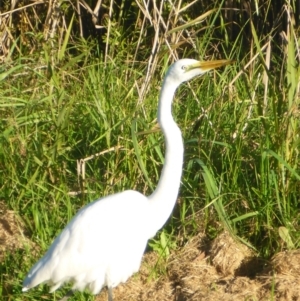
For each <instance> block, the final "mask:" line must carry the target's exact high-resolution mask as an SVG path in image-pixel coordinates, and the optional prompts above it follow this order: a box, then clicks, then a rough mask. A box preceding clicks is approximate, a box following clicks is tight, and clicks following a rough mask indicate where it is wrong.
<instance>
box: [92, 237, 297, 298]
mask: <svg viewBox="0 0 300 301" xmlns="http://www.w3.org/2000/svg"><path fill="white" fill-rule="evenodd" d="M157 261H158V257H157V256H156V255H155V254H154V253H148V254H146V255H145V256H144V260H143V264H142V267H141V271H140V273H138V274H137V275H135V276H133V277H131V278H130V279H129V281H128V282H127V283H125V284H122V285H120V286H118V287H117V288H116V289H115V290H114V296H115V299H114V300H116V301H118V300H123V301H129V300H136V301H146V300H155V301H156V300H157V301H158V300H160V301H164V300H165V301H167V300H168V301H170V300H174V301H187V300H189V301H196V300H197V301H199V300H203V301H215V300H222V301H232V300H233V301H241V300H247V301H257V300H261V301H269V300H279V301H283V300H293V301H294V300H295V301H299V300H300V289H299V287H300V281H299V279H298V278H299V277H297V276H298V275H299V274H300V251H299V250H296V251H286V252H281V253H278V254H277V255H275V256H274V257H273V259H272V260H271V261H270V262H269V263H267V264H266V265H265V266H264V262H263V261H262V260H261V259H259V258H257V256H256V254H254V252H253V251H251V250H250V249H248V248H247V247H246V246H244V245H242V244H241V243H240V242H238V241H236V240H235V239H234V238H232V237H231V236H230V234H229V233H227V232H223V233H222V234H221V235H220V236H219V237H217V238H216V239H215V240H214V241H213V242H212V243H208V242H207V238H206V237H205V235H204V234H199V235H198V236H197V237H194V238H193V239H192V240H191V241H190V242H189V243H188V244H187V245H186V246H185V247H184V248H182V249H181V250H179V251H177V252H174V253H173V254H172V255H171V256H170V258H169V260H168V262H167V263H166V269H167V273H166V275H163V276H161V277H159V278H158V279H156V280H149V279H151V277H150V275H151V266H152V267H154V266H155V264H156V262H157ZM254 276H255V277H254ZM96 300H97V301H104V300H105V301H106V300H107V295H106V293H104V292H103V293H101V294H100V295H99V296H97V297H96Z"/></svg>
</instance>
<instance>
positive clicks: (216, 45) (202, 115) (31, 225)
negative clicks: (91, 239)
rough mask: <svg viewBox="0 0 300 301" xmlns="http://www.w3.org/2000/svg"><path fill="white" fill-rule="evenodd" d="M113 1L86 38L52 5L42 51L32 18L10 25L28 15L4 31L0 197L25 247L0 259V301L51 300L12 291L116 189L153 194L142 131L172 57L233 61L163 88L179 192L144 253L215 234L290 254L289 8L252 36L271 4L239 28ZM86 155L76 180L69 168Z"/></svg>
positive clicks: (221, 19) (235, 22)
mask: <svg viewBox="0 0 300 301" xmlns="http://www.w3.org/2000/svg"><path fill="white" fill-rule="evenodd" d="M7 2H8V1H6V2H4V3H7ZM107 2H108V1H107ZM120 2H121V3H123V4H124V6H122V5H121V4H120V6H118V9H119V10H116V9H115V10H114V11H113V13H114V14H113V15H112V18H111V19H109V18H105V16H106V15H105V14H103V16H102V17H103V18H102V19H101V20H102V21H101V22H103V23H101V24H100V25H101V26H104V27H105V28H106V30H103V29H99V30H100V34H99V33H98V34H97V35H96V34H91V36H90V37H88V38H87V39H83V38H80V37H79V36H80V34H79V33H78V31H79V30H78V28H80V26H79V25H80V24H81V22H82V20H79V19H78V16H77V15H76V14H73V13H72V7H71V6H68V5H69V4H66V3H64V4H63V5H62V6H61V10H62V12H63V13H64V14H63V15H62V16H60V21H61V22H62V21H65V23H64V25H59V26H61V28H59V30H58V29H57V31H56V32H55V34H54V36H53V37H52V38H50V37H47V41H45V40H44V39H45V35H44V36H43V34H42V33H41V32H39V30H38V28H39V25H40V24H38V21H39V22H41V20H36V22H37V23H31V24H30V26H29V25H28V26H29V27H28V28H27V29H24V28H23V27H24V26H25V25H24V24H25V23H26V22H25V21H24V22H25V23H24V24H23V23H22V20H24V19H22V18H28V19H30V18H33V17H32V16H33V15H34V12H38V11H35V10H38V8H37V7H34V6H32V7H30V8H27V9H26V10H21V12H22V13H20V12H19V13H18V15H17V16H14V18H19V22H20V23H19V25H20V28H19V31H17V30H16V31H10V33H14V34H15V36H14V37H15V39H13V40H11V41H10V43H8V44H6V46H9V47H6V48H4V47H2V55H3V64H2V65H1V66H0V116H1V118H0V119H1V120H0V196H1V200H3V201H4V202H5V203H6V204H7V206H8V207H9V208H11V209H13V210H14V211H15V212H17V214H18V215H19V216H20V217H21V219H22V220H23V221H24V223H25V225H26V228H27V229H28V233H29V237H31V239H32V241H33V242H34V243H35V244H36V245H37V246H38V248H36V249H37V250H36V251H35V252H34V253H33V251H32V248H33V247H28V246H27V247H26V248H25V250H20V251H17V252H7V254H5V258H4V260H3V262H2V263H1V265H0V274H1V278H0V282H1V286H0V299H1V300H15V301H18V300H34V299H41V298H42V299H43V300H44V299H45V300H54V299H53V298H55V297H53V296H52V295H48V294H46V292H47V291H48V288H47V287H43V286H41V287H40V288H38V289H35V290H33V291H32V292H30V293H29V294H26V295H22V293H21V282H22V279H23V277H24V276H25V273H26V272H28V270H29V268H30V267H31V266H32V264H33V263H34V262H35V261H36V259H37V258H39V257H40V256H41V255H42V254H43V253H44V252H45V250H46V249H47V248H48V246H49V244H50V243H51V241H52V240H53V238H54V237H55V236H56V235H57V234H59V232H60V231H61V229H62V228H63V227H64V226H65V225H66V223H67V222H68V221H69V220H70V219H71V217H72V216H73V215H74V214H75V212H77V210H78V209H79V208H81V207H82V206H84V205H85V204H87V203H89V202H91V201H93V200H95V199H97V198H99V197H100V196H105V195H108V194H111V193H115V192H118V191H122V190H125V189H136V190H139V191H141V192H143V193H145V194H150V193H151V192H152V191H153V189H154V188H155V186H156V184H157V182H158V179H159V176H160V170H161V168H162V165H163V154H164V144H163V137H162V135H161V133H160V132H159V131H158V130H157V129H155V124H156V120H155V119H156V111H157V99H158V94H159V87H160V85H161V82H162V78H163V75H164V73H165V71H166V69H167V67H168V66H169V65H170V64H171V62H172V61H173V59H174V58H178V57H180V58H181V57H192V58H196V59H207V60H209V59H214V58H218V59H221V58H224V59H225V58H231V59H234V60H236V63H235V64H234V65H231V66H228V67H226V68H224V69H222V70H217V71H216V72H215V73H210V74H209V75H205V76H204V77H203V78H200V79H199V78H198V79H195V80H194V81H192V82H191V83H190V84H188V85H183V86H182V87H180V89H179V90H178V91H177V94H176V100H175V102H174V106H173V113H174V116H175V119H176V120H177V122H178V124H179V126H180V128H181V129H182V132H183V137H184V141H185V150H186V151H185V164H184V173H183V178H182V188H181V192H180V197H179V202H178V206H177V208H176V209H175V212H174V216H173V217H172V218H171V219H170V221H169V222H168V224H167V226H166V227H165V229H164V230H162V232H161V234H158V236H157V237H156V238H154V240H153V241H152V242H151V247H152V248H153V249H154V250H156V251H158V252H160V253H161V254H162V256H167V255H168V253H169V251H170V249H171V248H176V247H179V245H180V244H182V243H184V242H185V241H186V240H187V239H189V237H191V236H192V235H194V234H195V233H196V232H198V231H206V232H207V233H208V235H209V237H211V238H214V237H215V236H216V235H217V234H218V233H219V232H220V231H222V229H224V228H226V229H228V230H229V231H231V232H232V233H233V234H235V235H236V236H237V237H238V238H239V239H241V240H242V241H243V242H245V243H246V244H248V245H250V246H251V247H252V248H253V249H254V250H256V251H257V252H258V253H259V255H260V256H262V257H263V258H269V257H270V256H271V255H273V254H274V253H276V252H277V251H279V250H282V249H285V248H287V249H289V248H299V245H300V235H299V233H300V216H299V206H300V166H299V159H300V158H299V157H300V154H299V149H300V131H299V129H300V124H299V123H300V121H299V117H300V97H299V89H300V84H299V82H300V81H299V80H300V67H299V56H300V47H299V43H300V39H299V30H300V28H299V27H297V25H298V21H299V20H294V19H293V14H292V12H293V11H295V8H294V6H293V4H289V3H286V6H285V7H283V8H282V14H280V15H278V16H276V17H277V19H276V22H281V23H280V24H281V25H280V28H277V27H276V24H277V23H276V22H275V21H274V24H273V27H272V26H269V27H268V26H267V25H264V26H263V27H260V26H262V24H263V22H266V23H267V22H268V20H269V19H268V17H267V16H269V14H270V13H271V12H272V13H274V10H272V5H270V3H271V1H269V2H268V1H267V3H266V4H264V6H263V7H259V8H257V10H255V9H254V10H253V11H251V10H249V11H248V12H247V13H248V14H249V15H248V17H247V18H246V19H245V15H244V14H243V13H241V12H238V11H236V12H234V11H233V10H232V11H230V10H229V11H222V10H221V9H220V8H222V7H223V8H224V6H223V2H221V1H220V3H219V4H218V6H216V7H209V6H206V7H207V8H206V9H204V7H205V6H201V10H199V11H198V12H197V13H196V10H195V9H193V7H191V8H187V9H183V8H184V7H185V5H186V4H182V7H181V8H182V12H181V13H178V11H179V10H176V12H174V10H173V9H172V7H171V6H170V4H168V3H165V4H164V5H165V6H162V8H160V6H159V5H160V4H158V3H160V1H157V2H158V3H157V7H156V8H155V7H152V8H151V9H150V7H147V8H145V10H142V9H141V7H140V6H138V5H137V4H136V2H132V3H131V2H130V1H129V2H130V3H131V5H129V6H128V3H129V2H128V1H127V2H126V1H124V2H122V1H120ZM186 2H188V1H186ZM138 3H139V4H140V5H142V4H141V3H140V2H138ZM3 5H4V4H3ZM43 5H45V4H43ZM274 5H275V4H274ZM195 7H196V8H198V7H199V6H198V4H197V5H195ZM4 8H5V7H4ZM81 9H82V11H84V9H83V8H81ZM103 9H104V10H105V11H106V10H107V11H108V13H109V12H110V9H109V6H107V7H106V6H105V7H104V8H103ZM156 9H157V10H156ZM160 9H161V10H160ZM210 9H215V10H210ZM205 12H208V14H207V15H206V16H205V17H206V18H199V16H200V15H201V13H202V14H204V13H205ZM232 13H235V14H236V15H235V16H232V15H231V14H232ZM15 14H17V13H15ZM147 14H149V16H151V18H152V20H156V21H155V22H154V21H153V23H152V24H151V23H150V21H149V19H148V17H147ZM13 15H14V14H13V13H11V14H9V15H8V16H9V17H10V18H13ZM296 15H297V14H296ZM24 16H25V17H24ZM160 16H161V17H162V19H160ZM201 16H203V15H201ZM43 17H46V16H41V18H43ZM3 18H4V17H3ZM86 18H87V19H89V18H91V17H90V15H87V16H86ZM180 18H183V20H185V21H186V23H184V25H182V23H181V22H179V21H178V20H179V19H180ZM196 18H199V19H198V21H201V23H200V22H195V19H196ZM264 18H265V19H264ZM200 19H201V20H200ZM3 20H4V19H3ZM13 20H15V19H13ZM31 20H32V19H31ZM168 20H169V21H168ZM5 21H6V19H5ZM167 21H168V22H169V23H168V22H167ZM87 22H88V21H87ZM295 22H296V24H295ZM26 24H28V22H27V23H26ZM52 24H53V23H52ZM61 24H62V23H61ZM164 24H166V26H169V27H167V30H165V27H164ZM170 24H173V25H172V26H171V25H170ZM21 25H22V26H23V27H22V26H21ZM81 25H82V24H81ZM100 25H99V26H100ZM178 26H181V27H180V28H178ZM163 28H164V29H163ZM84 29H85V30H87V29H86V27H84ZM170 29H172V33H168V30H170ZM260 29H261V30H260ZM7 30H8V29H7ZM280 30H281V31H280ZM94 31H95V29H94ZM3 32H4V29H3ZM18 34H19V35H18ZM279 34H281V36H280V35H279ZM282 34H284V35H282ZM86 35H87V34H86ZM86 35H85V34H83V36H85V37H86ZM8 36H9V35H8ZM151 53H152V54H151ZM153 129H155V130H153ZM96 154H97V155H96ZM93 155H95V156H94V157H93V158H92V159H91V160H87V161H86V162H85V173H84V174H82V173H81V175H80V176H79V177H78V176H77V161H78V160H80V159H84V158H86V157H89V156H93ZM80 191H81V192H84V193H79V192H80ZM137 226H138V225H137ZM179 242H180V243H179ZM162 250H166V251H167V252H166V253H165V254H163V252H161V251H162ZM63 292H65V290H62V292H58V293H56V296H60V295H63ZM76 298H77V297H76ZM76 300H83V297H82V295H80V294H78V298H77V299H76Z"/></svg>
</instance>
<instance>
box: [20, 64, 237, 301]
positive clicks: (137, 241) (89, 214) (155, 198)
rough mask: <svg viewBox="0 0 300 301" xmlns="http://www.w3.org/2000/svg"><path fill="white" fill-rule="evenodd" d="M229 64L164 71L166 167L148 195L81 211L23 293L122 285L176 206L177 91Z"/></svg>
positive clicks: (109, 199)
mask: <svg viewBox="0 0 300 301" xmlns="http://www.w3.org/2000/svg"><path fill="white" fill-rule="evenodd" d="M229 63H231V61H230V60H217V61H210V62H200V61H196V60H193V59H181V60H179V61H177V62H176V63H174V64H173V65H172V66H171V67H170V68H169V70H168V72H167V74H166V76H165V79H164V82H163V85H162V88H161V92H160V98H159V105H158V122H159V124H160V128H161V129H162V131H163V134H164V137H165V141H166V152H165V164H164V167H163V169H162V173H161V177H160V180H159V183H158V185H157V188H156V189H155V191H154V192H153V193H152V194H151V195H150V196H148V197H147V196H144V195H142V194H141V193H139V192H137V191H133V190H128V191H123V192H120V193H117V194H114V195H110V196H106V197H104V198H100V199H98V200H96V201H95V202H93V203H90V204H88V205H87V206H85V207H84V208H82V209H81V210H80V211H79V212H78V213H77V214H76V216H75V217H74V218H73V219H72V220H71V221H70V222H69V224H68V225H67V226H66V227H65V229H64V230H63V231H62V232H61V234H60V235H59V236H58V237H57V238H56V239H55V240H54V242H53V243H52V245H51V247H50V249H49V250H48V251H47V253H46V254H45V255H44V257H42V258H41V259H40V260H39V261H38V262H37V263H36V264H35V265H34V266H33V267H32V269H31V270H30V272H29V273H28V275H27V277H26V278H25V280H24V283H23V289H22V291H23V292H26V291H28V290H29V289H31V288H33V287H35V286H37V285H39V284H41V283H47V284H49V285H50V286H51V289H50V292H53V291H55V290H56V289H58V288H59V287H60V286H61V285H63V284H64V283H65V282H71V283H73V287H72V290H80V291H82V290H84V289H88V290H89V291H90V292H91V293H92V294H98V293H99V292H100V290H101V289H102V287H104V286H107V287H108V300H109V301H112V300H113V297H112V288H113V287H115V286H117V285H118V284H119V283H121V282H125V281H126V280H127V279H128V278H129V277H130V276H131V275H132V274H133V273H135V272H137V271H138V270H139V267H140V263H141V259H142V256H143V253H144V251H145V248H146V245H147V241H148V239H149V238H151V237H153V236H154V235H155V233H156V232H157V231H158V230H159V229H160V228H161V227H162V226H163V225H164V224H165V222H166V221H167V220H168V218H169V216H170V215H171V213H172V210H173V207H174V205H175V202H176V199H177V196H178V191H179V186H180V179H181V173H182V163H183V142H182V137H181V132H180V129H179V128H178V126H177V125H176V123H175V121H174V119H173V117H172V112H171V109H172V108H171V106H172V100H173V96H174V93H175V91H176V89H177V88H178V86H179V85H180V84H181V83H183V82H185V81H188V80H190V79H192V78H193V77H195V76H197V75H202V74H204V73H205V72H207V71H209V70H211V69H214V68H217V67H220V66H224V65H227V64H229Z"/></svg>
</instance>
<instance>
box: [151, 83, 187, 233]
mask: <svg viewBox="0 0 300 301" xmlns="http://www.w3.org/2000/svg"><path fill="white" fill-rule="evenodd" d="M178 86H179V84H176V83H175V84H174V83H173V82H171V81H168V79H165V81H164V83H163V86H162V90H161V92H160V97H159V107H158V123H159V125H160V127H161V129H162V131H163V134H164V136H165V143H166V151H165V163H164V167H163V169H162V172H161V176H160V180H159V182H158V185H157V188H156V189H155V191H154V192H153V193H152V194H151V195H150V196H149V198H148V199H149V202H150V208H151V209H150V210H151V214H150V216H151V217H150V218H151V233H152V231H153V233H152V235H154V234H155V233H156V232H157V231H158V230H159V229H160V228H161V227H162V226H163V225H164V224H165V222H166V221H167V220H168V218H169V216H170V215H171V213H172V211H173V208H174V205H175V203H176V200H177V197H178V192H179V187H180V179H181V174H182V164H183V142H182V137H181V131H180V129H179V128H178V126H177V124H176V123H175V121H174V119H173V117H172V101H173V97H174V94H175V91H176V89H177V87H178Z"/></svg>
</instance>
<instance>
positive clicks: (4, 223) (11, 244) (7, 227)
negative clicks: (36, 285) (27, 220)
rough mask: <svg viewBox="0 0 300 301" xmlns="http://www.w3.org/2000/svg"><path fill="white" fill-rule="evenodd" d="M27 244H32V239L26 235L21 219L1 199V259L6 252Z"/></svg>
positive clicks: (21, 247)
mask: <svg viewBox="0 0 300 301" xmlns="http://www.w3.org/2000/svg"><path fill="white" fill-rule="evenodd" d="M25 244H31V241H30V240H29V239H28V238H26V236H25V229H24V226H23V224H22V222H21V220H20V219H19V218H18V217H17V215H16V214H15V212H14V211H12V210H8V209H7V207H6V205H5V204H4V202H2V201H0V260H2V259H3V256H4V254H5V252H11V251H13V250H16V249H23V248H24V245H25Z"/></svg>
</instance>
